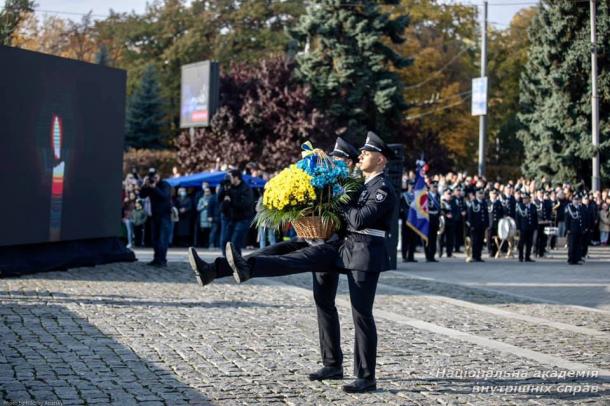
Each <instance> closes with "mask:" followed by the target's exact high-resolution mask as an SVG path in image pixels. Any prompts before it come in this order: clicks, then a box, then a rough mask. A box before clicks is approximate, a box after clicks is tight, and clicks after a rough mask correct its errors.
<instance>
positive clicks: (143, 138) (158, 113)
mask: <svg viewBox="0 0 610 406" xmlns="http://www.w3.org/2000/svg"><path fill="white" fill-rule="evenodd" d="M163 110H164V109H163V100H162V99H161V96H160V90H159V83H158V79H157V70H156V68H155V66H154V65H152V64H151V65H148V66H147V67H146V69H145V70H144V74H143V75H142V80H141V82H140V86H139V87H138V88H137V89H136V91H135V92H134V93H133V95H132V96H131V98H130V99H129V103H128V108H127V137H126V147H132V148H152V149H156V148H157V149H158V148H162V147H163V146H165V143H164V140H163V137H162V131H161V130H162V128H163V125H164V122H163V116H164V113H163Z"/></svg>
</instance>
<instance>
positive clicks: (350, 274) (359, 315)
mask: <svg viewBox="0 0 610 406" xmlns="http://www.w3.org/2000/svg"><path fill="white" fill-rule="evenodd" d="M341 243H342V240H336V241H333V242H329V243H325V244H320V245H312V246H309V245H308V244H307V243H306V242H299V241H294V242H292V241H291V242H283V243H279V244H275V245H273V246H271V247H267V248H264V249H263V250H259V251H256V252H254V253H252V254H251V255H249V256H247V257H246V260H247V261H248V262H249V263H250V264H251V265H252V277H270V276H271V277H273V276H283V275H292V274H296V273H304V272H314V278H313V279H314V282H313V292H314V299H315V302H316V308H317V312H318V326H319V334H320V350H321V353H322V360H323V363H324V365H325V366H339V365H341V364H342V362H343V353H342V351H341V341H340V325H339V315H338V312H337V308H336V306H335V297H336V294H337V285H338V281H339V274H340V273H347V280H348V284H349V291H350V301H351V304H352V318H353V320H354V327H355V330H356V337H355V343H354V374H355V375H356V377H358V378H371V379H374V378H375V366H376V359H377V328H376V325H375V319H374V318H373V302H374V300H375V292H376V290H377V281H378V280H379V273H378V272H363V271H355V270H341V269H338V268H337V267H336V260H337V255H338V253H337V250H338V248H339V246H340V245H341ZM217 261H223V259H222V258H220V259H217ZM224 262H226V261H224ZM329 270H330V271H329ZM219 271H220V270H219V269H218V268H217V275H218V276H220V272H219ZM325 271H328V272H325ZM230 274H231V273H230V272H229V275H230ZM225 276H226V275H225Z"/></svg>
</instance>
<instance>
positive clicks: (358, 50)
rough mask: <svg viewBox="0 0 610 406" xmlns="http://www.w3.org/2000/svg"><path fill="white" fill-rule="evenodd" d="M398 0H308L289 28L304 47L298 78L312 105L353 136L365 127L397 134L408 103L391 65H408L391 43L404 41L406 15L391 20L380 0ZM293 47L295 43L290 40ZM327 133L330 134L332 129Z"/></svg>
mask: <svg viewBox="0 0 610 406" xmlns="http://www.w3.org/2000/svg"><path fill="white" fill-rule="evenodd" d="M398 3H399V1H397V0H379V1H372V0H350V1H349V2H346V1H345V0H312V1H310V2H309V5H308V8H307V12H306V14H305V15H303V16H302V17H301V18H300V20H299V23H298V24H297V26H296V27H295V28H294V29H293V30H291V31H290V35H291V36H292V38H293V39H294V40H295V41H296V42H298V44H299V45H298V47H299V48H300V49H301V50H303V49H305V50H304V52H301V53H299V54H298V55H297V57H296V60H297V63H298V68H297V75H298V77H299V78H300V79H301V80H302V81H303V82H305V83H306V84H309V85H310V86H311V89H312V97H313V101H314V104H315V105H316V107H318V109H319V110H320V111H321V112H322V113H323V114H325V115H326V116H327V117H328V118H329V119H330V121H331V123H332V125H333V126H334V127H335V129H342V128H345V129H347V130H348V134H349V135H348V138H351V140H352V141H356V139H355V138H357V139H358V141H361V140H362V137H363V136H364V135H365V134H366V131H367V130H373V131H376V132H378V133H379V135H381V136H382V137H385V138H388V139H389V137H391V136H393V135H395V134H394V133H396V132H397V131H398V129H399V128H400V127H401V121H402V112H403V110H405V108H406V107H407V105H406V103H405V101H404V99H403V91H402V87H401V82H400V80H399V77H398V74H397V73H396V72H395V71H393V70H392V69H394V68H403V67H406V66H407V65H409V63H410V60H409V59H408V58H405V57H403V56H401V55H399V54H398V53H397V52H395V51H394V50H393V49H392V48H391V44H392V43H395V44H398V43H402V42H403V41H404V38H403V32H404V30H405V27H406V26H407V24H408V18H407V17H406V16H398V17H396V18H394V19H391V18H390V17H389V15H388V14H386V13H384V12H382V10H381V8H380V4H398ZM293 47H294V44H293ZM329 136H330V137H334V135H333V134H332V133H330V134H329Z"/></svg>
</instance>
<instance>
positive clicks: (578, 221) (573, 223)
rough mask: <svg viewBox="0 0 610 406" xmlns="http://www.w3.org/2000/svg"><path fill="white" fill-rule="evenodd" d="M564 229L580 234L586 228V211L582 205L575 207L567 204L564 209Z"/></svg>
mask: <svg viewBox="0 0 610 406" xmlns="http://www.w3.org/2000/svg"><path fill="white" fill-rule="evenodd" d="M565 215H566V231H567V232H568V233H571V234H582V233H584V232H585V230H586V228H587V227H586V224H585V223H586V213H585V209H584V207H583V206H582V205H580V206H578V207H576V206H574V205H573V204H568V205H567V206H566V209H565Z"/></svg>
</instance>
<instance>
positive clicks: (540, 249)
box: [536, 224, 548, 257]
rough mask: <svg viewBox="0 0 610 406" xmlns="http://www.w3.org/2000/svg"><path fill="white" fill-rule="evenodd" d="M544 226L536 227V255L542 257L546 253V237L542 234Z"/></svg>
mask: <svg viewBox="0 0 610 406" xmlns="http://www.w3.org/2000/svg"><path fill="white" fill-rule="evenodd" d="M545 227H547V225H546V224H540V225H538V232H537V233H536V255H537V256H539V257H543V256H544V253H545V251H546V243H547V238H548V236H547V235H546V234H545V233H544V228H545Z"/></svg>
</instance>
